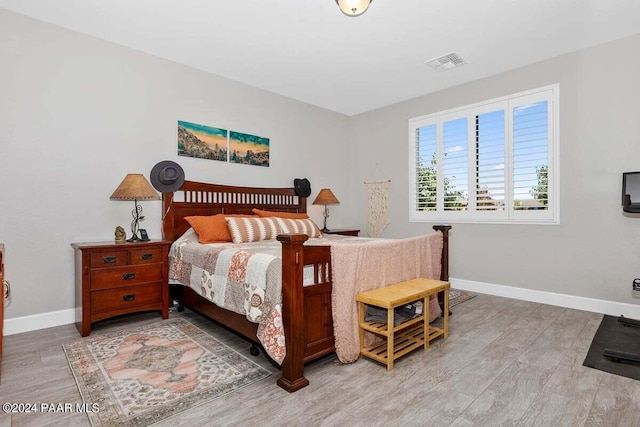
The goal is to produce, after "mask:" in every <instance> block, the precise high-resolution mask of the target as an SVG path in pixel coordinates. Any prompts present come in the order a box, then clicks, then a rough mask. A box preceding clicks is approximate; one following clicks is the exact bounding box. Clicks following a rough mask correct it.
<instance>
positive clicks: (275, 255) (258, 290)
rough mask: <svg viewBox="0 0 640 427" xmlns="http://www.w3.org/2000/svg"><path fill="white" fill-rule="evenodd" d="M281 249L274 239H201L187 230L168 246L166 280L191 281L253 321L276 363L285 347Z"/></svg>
mask: <svg viewBox="0 0 640 427" xmlns="http://www.w3.org/2000/svg"><path fill="white" fill-rule="evenodd" d="M280 254H281V245H280V242H278V241H277V240H265V241H260V242H254V243H248V244H242V245H238V244H234V243H224V244H213V245H203V244H200V243H198V237H197V235H196V234H195V232H193V231H191V232H187V233H186V234H185V235H184V236H182V237H181V238H179V239H178V240H176V241H175V242H174V244H173V245H172V246H171V250H170V252H169V280H171V281H178V282H180V283H181V284H183V285H187V286H190V287H191V288H192V289H193V290H195V291H196V292H198V293H199V294H200V295H202V296H203V297H204V298H206V299H208V300H210V301H212V302H214V303H215V304H216V305H218V306H220V307H222V308H225V309H227V310H231V311H233V312H235V313H238V314H242V315H245V316H246V317H247V319H248V320H249V321H251V322H254V323H258V333H257V335H258V339H259V340H260V343H261V344H262V346H263V347H264V349H265V351H266V352H267V353H268V354H269V356H270V357H271V358H272V359H273V360H275V361H276V362H277V363H279V364H281V363H282V361H283V360H284V357H285V355H286V348H285V340H284V328H283V323H282V259H281V258H280V256H281V255H280Z"/></svg>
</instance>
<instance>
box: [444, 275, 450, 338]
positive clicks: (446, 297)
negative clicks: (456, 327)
mask: <svg viewBox="0 0 640 427" xmlns="http://www.w3.org/2000/svg"><path fill="white" fill-rule="evenodd" d="M448 336H449V288H446V289H445V290H444V338H445V339H446V338H447V337H448Z"/></svg>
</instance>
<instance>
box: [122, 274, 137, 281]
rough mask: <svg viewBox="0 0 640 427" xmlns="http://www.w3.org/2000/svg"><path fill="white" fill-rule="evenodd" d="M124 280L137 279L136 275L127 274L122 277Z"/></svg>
mask: <svg viewBox="0 0 640 427" xmlns="http://www.w3.org/2000/svg"><path fill="white" fill-rule="evenodd" d="M122 278H123V279H124V280H131V279H135V278H136V273H125V274H123V275H122Z"/></svg>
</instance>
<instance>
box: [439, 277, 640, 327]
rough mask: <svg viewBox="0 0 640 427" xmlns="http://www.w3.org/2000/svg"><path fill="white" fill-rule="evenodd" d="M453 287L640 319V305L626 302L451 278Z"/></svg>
mask: <svg viewBox="0 0 640 427" xmlns="http://www.w3.org/2000/svg"><path fill="white" fill-rule="evenodd" d="M449 282H450V283H451V287H452V288H455V289H460V290H463V291H470V292H477V293H480V294H489V295H495V296H499V297H506V298H514V299H519V300H524V301H531V302H538V303H541V304H550V305H557V306H560V307H567V308H574V309H576V310H584V311H592V312H594V313H602V314H608V315H610V316H620V315H623V316H625V317H630V318H632V319H640V305H635V304H627V303H624V302H615V301H606V300H601V299H595V298H586V297H578V296H575V295H567V294H556V293H553V292H546V291H536V290H533V289H525V288H514V287H513V286H503V285H493V284H491V283H483V282H475V281H472V280H465V279H455V278H453V277H452V278H450V279H449Z"/></svg>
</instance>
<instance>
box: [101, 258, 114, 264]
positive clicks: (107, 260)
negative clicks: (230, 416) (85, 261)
mask: <svg viewBox="0 0 640 427" xmlns="http://www.w3.org/2000/svg"><path fill="white" fill-rule="evenodd" d="M102 262H104V263H105V264H113V263H114V262H116V257H114V256H106V257H104V258H102Z"/></svg>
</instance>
